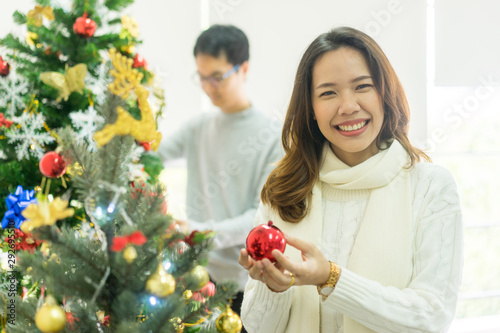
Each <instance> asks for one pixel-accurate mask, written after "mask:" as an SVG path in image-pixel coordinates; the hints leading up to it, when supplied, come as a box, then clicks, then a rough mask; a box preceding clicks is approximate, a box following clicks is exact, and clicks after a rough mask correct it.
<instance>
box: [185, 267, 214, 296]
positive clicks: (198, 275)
mask: <svg viewBox="0 0 500 333" xmlns="http://www.w3.org/2000/svg"><path fill="white" fill-rule="evenodd" d="M189 274H190V276H191V277H193V278H195V280H196V282H197V283H196V287H197V288H196V290H200V289H201V288H203V287H205V285H206V284H207V283H208V282H209V281H210V276H208V272H207V270H206V269H205V267H203V266H201V265H198V266H196V267H195V268H193V269H192V270H191V272H189Z"/></svg>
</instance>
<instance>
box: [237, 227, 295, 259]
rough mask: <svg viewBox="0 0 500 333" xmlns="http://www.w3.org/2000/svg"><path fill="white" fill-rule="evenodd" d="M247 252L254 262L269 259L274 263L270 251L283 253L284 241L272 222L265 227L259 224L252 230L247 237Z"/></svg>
mask: <svg viewBox="0 0 500 333" xmlns="http://www.w3.org/2000/svg"><path fill="white" fill-rule="evenodd" d="M246 245H247V252H248V254H249V255H250V256H251V257H252V258H253V259H254V260H262V259H264V258H267V259H269V260H270V261H271V262H275V261H276V259H274V256H273V255H272V253H271V252H272V251H273V250H274V249H277V250H279V251H281V252H283V251H285V247H286V241H285V237H284V236H283V233H282V232H281V230H280V229H278V228H277V227H275V226H274V225H273V222H272V221H269V222H267V225H265V224H261V225H258V226H256V227H255V228H253V229H252V230H251V231H250V233H249V234H248V236H247V242H246Z"/></svg>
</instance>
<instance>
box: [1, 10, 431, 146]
mask: <svg viewBox="0 0 500 333" xmlns="http://www.w3.org/2000/svg"><path fill="white" fill-rule="evenodd" d="M2 2H3V3H2V10H1V12H0V36H4V35H5V34H6V33H7V32H10V31H11V30H12V29H13V23H12V13H13V12H14V10H15V9H19V10H21V11H23V12H25V13H26V12H27V11H28V10H29V9H31V8H33V7H34V2H33V1H31V0H18V1H16V2H10V1H9V2H5V1H2ZM59 3H62V4H63V5H65V6H66V4H67V3H69V0H59ZM127 13H128V14H129V15H131V16H133V17H134V18H135V19H136V20H137V21H138V22H139V28H140V30H139V31H140V33H141V38H142V39H143V41H144V42H143V44H142V45H140V46H139V48H138V52H139V53H141V54H142V55H143V56H144V57H145V58H146V59H147V61H148V63H149V64H150V67H151V68H152V69H153V70H155V71H156V73H157V75H159V76H160V77H162V78H163V81H164V86H165V89H166V97H167V109H166V112H165V118H164V120H163V121H162V123H161V125H162V131H164V132H165V134H168V133H169V132H170V131H171V130H173V129H175V128H176V127H178V126H179V125H180V124H181V123H182V122H183V121H185V120H187V119H188V118H190V117H193V116H196V114H198V113H199V112H201V108H202V107H201V106H202V104H203V102H204V101H205V105H207V104H206V100H205V99H204V97H203V96H202V93H201V90H200V89H199V88H198V87H196V86H195V85H193V83H192V82H191V75H192V73H194V71H195V65H194V60H193V56H192V48H193V45H194V42H195V40H196V37H197V35H198V34H199V33H200V32H201V31H202V27H206V26H207V25H208V24H213V23H231V24H235V25H237V26H239V27H240V28H242V29H243V30H244V31H245V32H246V33H247V35H248V37H249V40H250V44H251V46H250V52H251V55H250V57H251V70H250V72H249V78H248V89H249V94H250V96H251V99H252V101H253V103H254V104H255V105H256V106H258V107H260V108H261V109H262V110H263V111H264V112H266V113H268V114H270V115H276V116H277V117H282V116H283V115H284V113H285V112H286V108H287V105H288V99H289V96H290V93H291V87H292V84H293V78H294V76H295V71H296V68H297V64H298V61H299V59H300V57H301V55H302V53H303V52H304V50H305V49H306V48H307V46H308V45H309V43H310V42H311V41H312V40H313V39H314V38H315V37H316V36H317V35H319V34H320V33H323V32H326V31H327V30H329V29H331V28H333V27H335V26H339V25H349V26H353V27H356V28H358V29H361V30H363V31H365V32H367V33H368V34H370V35H371V36H372V37H374V38H375V40H376V41H377V42H379V44H380V45H381V46H382V48H383V49H384V50H385V52H386V53H387V55H388V57H389V60H390V61H391V62H392V64H393V66H394V67H395V69H396V72H397V73H398V75H399V77H400V79H401V81H402V82H403V85H404V87H405V88H406V92H407V95H408V99H409V101H410V105H411V107H412V112H413V119H412V131H411V134H412V136H413V137H415V138H416V139H417V141H424V138H425V132H426V116H425V111H426V108H425V106H426V47H425V42H426V20H425V17H426V16H425V15H426V2H425V1H423V0H419V1H412V0H353V1H343V0H309V1H305V0H273V1H268V0H252V1H250V0H189V1H159V0H140V1H139V0H138V1H136V2H135V3H134V4H133V5H132V6H131V7H130V8H129V9H127ZM16 30H19V28H16ZM97 33H98V32H97Z"/></svg>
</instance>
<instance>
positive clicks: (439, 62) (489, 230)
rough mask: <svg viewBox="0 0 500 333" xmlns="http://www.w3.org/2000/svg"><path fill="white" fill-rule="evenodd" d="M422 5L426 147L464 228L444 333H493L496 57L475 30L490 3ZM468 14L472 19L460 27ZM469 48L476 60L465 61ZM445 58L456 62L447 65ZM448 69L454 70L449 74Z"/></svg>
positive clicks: (497, 307)
mask: <svg viewBox="0 0 500 333" xmlns="http://www.w3.org/2000/svg"><path fill="white" fill-rule="evenodd" d="M428 4H429V11H428V14H429V16H428V27H429V31H428V47H429V50H428V52H429V53H428V54H429V57H428V65H429V71H428V74H429V75H428V76H429V81H428V100H427V121H428V128H427V130H428V132H427V138H428V139H427V147H428V149H430V152H431V157H432V158H433V160H434V162H435V163H438V164H441V165H443V166H445V167H447V168H448V169H449V170H450V171H451V172H452V174H453V176H454V177H455V180H456V182H457V185H458V189H459V193H460V197H461V203H462V209H463V218H464V227H465V230H464V238H465V239H464V245H465V254H464V271H463V280H462V287H461V292H460V296H459V302H458V307H457V313H456V319H455V322H454V324H453V325H452V328H451V330H450V332H454V333H459V332H464V333H465V332H471V333H472V332H474V333H478V332H484V333H486V332H498V331H499V330H500V279H499V278H498V277H499V276H500V260H498V253H500V242H499V240H500V192H499V191H498V189H499V188H500V175H498V174H497V173H498V172H500V112H499V111H500V110H499V109H500V82H499V81H498V76H497V73H496V72H495V71H498V69H499V66H498V62H497V61H495V62H490V61H489V57H490V56H491V54H492V53H493V54H495V53H497V52H498V50H495V48H496V47H497V46H496V44H495V43H491V42H490V43H487V40H488V38H491V37H492V36H489V37H488V36H486V38H485V34H487V31H488V30H484V29H482V28H483V27H482V26H483V25H484V24H478V25H474V22H479V21H480V20H481V19H482V20H484V21H488V20H487V17H488V15H491V14H490V13H491V12H492V8H491V7H490V6H492V5H493V3H492V2H491V1H487V0H483V1H479V5H478V3H474V4H473V3H472V2H471V1H462V0H459V1H450V0H435V1H434V0H431V1H428ZM471 6H474V8H471ZM496 6H497V7H498V4H496ZM497 12H498V11H497ZM467 13H468V14H467ZM471 13H474V16H477V17H475V18H472V19H471V20H464V18H465V17H467V15H468V16H469V17H470V16H471V15H472V14H471ZM443 21H444V22H446V23H443ZM487 24H490V22H487ZM457 25H459V26H460V28H459V31H457V30H456V29H455V28H456V27H457ZM450 26H451V27H453V29H451V27H450ZM451 30H453V32H451ZM478 34H479V35H480V37H478V38H476V39H475V36H478ZM457 36H460V41H458V40H456V39H457ZM477 39H479V40H482V43H481V42H479V43H481V47H480V48H479V46H478V47H476V48H475V49H474V47H473V46H471V45H470V44H469V41H471V40H472V41H473V42H472V44H474V43H476V44H477V43H478V41H477ZM459 44H460V45H459ZM492 44H495V45H492ZM447 45H448V47H446V46H447ZM474 45H475V44H474ZM489 45H492V46H491V48H489V49H488V47H489ZM471 48H472V49H473V50H475V51H476V53H478V54H476V55H475V56H474V57H473V58H470V57H469V59H467V57H468V56H467V54H468V53H469V52H470V51H471ZM452 49H454V51H453V50H452ZM461 49H462V50H463V49H466V51H465V52H460V50H461ZM442 53H444V54H446V55H445V56H443V54H442ZM483 53H484V59H483V58H481V55H482V54H483ZM451 54H455V55H456V57H455V58H454V59H453V60H450V61H449V62H446V59H445V58H446V56H448V57H450V56H451ZM457 58H458V60H457ZM482 59H483V61H482ZM450 62H451V63H453V64H455V65H454V66H455V67H454V70H453V67H450ZM452 66H453V65H452ZM461 73H462V74H463V75H462V74H461Z"/></svg>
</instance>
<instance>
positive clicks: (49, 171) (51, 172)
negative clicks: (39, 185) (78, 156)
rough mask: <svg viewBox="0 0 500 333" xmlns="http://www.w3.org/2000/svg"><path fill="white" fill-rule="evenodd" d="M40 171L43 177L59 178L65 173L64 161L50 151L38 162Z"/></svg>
mask: <svg viewBox="0 0 500 333" xmlns="http://www.w3.org/2000/svg"><path fill="white" fill-rule="evenodd" d="M40 171H41V172H42V174H43V175H44V176H45V177H49V178H57V177H60V176H62V175H64V173H66V161H65V160H64V158H63V157H62V156H61V155H59V154H58V153H56V152H55V151H50V152H48V153H46V154H45V155H43V157H42V159H41V160H40Z"/></svg>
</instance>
